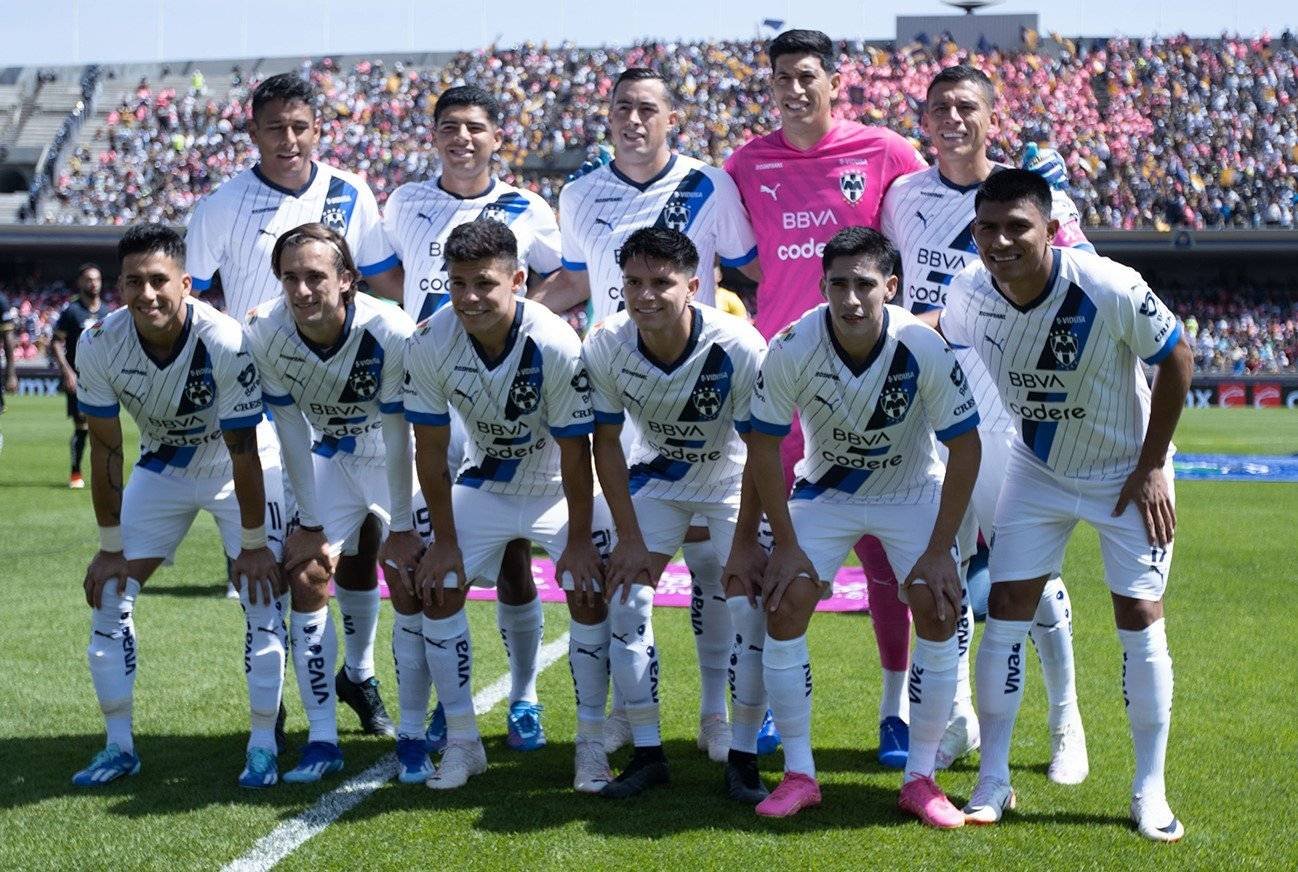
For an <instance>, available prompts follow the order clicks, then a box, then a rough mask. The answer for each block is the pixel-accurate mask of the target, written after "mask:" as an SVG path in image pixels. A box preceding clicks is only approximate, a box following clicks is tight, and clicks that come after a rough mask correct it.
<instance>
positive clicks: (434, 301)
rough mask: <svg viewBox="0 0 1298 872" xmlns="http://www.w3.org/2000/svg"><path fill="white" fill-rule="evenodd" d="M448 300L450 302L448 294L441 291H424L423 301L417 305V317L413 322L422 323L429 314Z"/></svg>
mask: <svg viewBox="0 0 1298 872" xmlns="http://www.w3.org/2000/svg"><path fill="white" fill-rule="evenodd" d="M449 302H451V295H450V294H444V293H442V292H441V291H438V292H436V293H431V292H430V293H425V294H424V302H423V304H422V305H421V306H420V307H419V317H418V318H416V319H415V323H416V324H422V323H423V322H424V321H426V320H427V319H428V316H429V315H431V314H433V313H434V312H436V311H437V310H438V309H440V308H442V307H443V306H445V305H446V304H447V303H449Z"/></svg>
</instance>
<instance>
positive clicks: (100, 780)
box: [72, 745, 140, 787]
mask: <svg viewBox="0 0 1298 872" xmlns="http://www.w3.org/2000/svg"><path fill="white" fill-rule="evenodd" d="M139 773H140V758H139V757H138V756H136V755H135V754H134V753H132V752H130V751H123V750H122V749H121V748H119V747H118V746H117V745H109V746H108V747H107V748H105V749H104V750H102V751H100V752H99V753H98V754H96V755H95V756H94V758H93V759H91V761H90V765H89V766H87V767H86V768H85V769H82V770H81V771H80V772H78V773H77V774H75V775H73V776H72V783H73V784H75V785H76V786H77V787H98V786H100V785H101V784H107V783H108V782H110V781H116V780H117V779H119V778H124V777H125V776H127V775H138V774H139Z"/></svg>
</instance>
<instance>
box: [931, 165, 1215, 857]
mask: <svg viewBox="0 0 1298 872" xmlns="http://www.w3.org/2000/svg"><path fill="white" fill-rule="evenodd" d="M974 205H975V210H976V217H975V218H974V242H975V243H976V244H977V246H978V253H979V258H980V262H979V263H975V264H972V265H971V266H970V267H969V268H968V269H966V270H965V271H964V272H962V273H961V274H960V275H958V276H957V277H956V279H955V281H953V282H952V283H951V287H950V290H949V291H948V292H947V301H946V309H945V310H944V311H943V313H942V320H941V326H942V330H943V332H944V333H945V334H946V337H947V338H948V339H949V340H950V341H951V342H953V343H958V344H960V345H967V346H970V347H972V348H973V349H974V350H975V351H976V352H977V353H978V356H979V357H980V358H982V361H983V363H985V364H986V365H987V369H988V370H989V371H990V372H991V375H992V377H993V378H994V379H995V380H996V387H997V390H998V391H999V392H1000V396H1001V400H1002V401H1003V402H1004V404H1005V407H1006V408H1007V409H1008V410H1009V412H1010V414H1011V415H1013V416H1014V417H1015V418H1016V419H1017V422H1016V423H1017V425H1018V433H1019V438H1018V439H1017V440H1015V442H1014V449H1013V452H1012V454H1011V456H1010V460H1009V463H1008V465H1007V470H1006V473H1005V486H1004V488H1003V490H1002V492H1001V498H1000V503H999V505H998V506H997V508H996V527H995V529H996V533H995V541H994V543H993V545H992V553H991V565H990V571H991V578H992V588H991V596H990V598H989V600H988V617H987V626H986V629H985V630H984V631H983V638H982V643H981V645H980V647H979V650H978V662H977V667H976V668H977V684H978V718H979V721H980V722H981V726H982V760H981V763H980V765H979V772H978V784H977V785H976V786H975V787H974V790H973V793H972V795H971V796H970V798H969V803H968V805H966V806H965V814H966V815H967V817H968V820H969V821H971V822H973V823H982V824H990V823H995V822H997V821H998V820H1000V818H1001V815H1002V814H1003V812H1004V810H1005V809H1007V808H1013V807H1014V804H1015V796H1014V791H1013V789H1012V788H1011V787H1010V770H1009V751H1010V740H1011V735H1012V732H1013V729H1014V719H1015V717H1016V715H1017V714H1018V709H1019V704H1020V703H1021V701H1022V699H1023V681H1022V662H1023V661H1022V657H1021V651H1022V647H1023V638H1024V636H1026V635H1027V633H1028V629H1029V627H1030V626H1031V622H1032V619H1033V615H1034V614H1035V613H1036V610H1037V608H1038V606H1039V602H1040V599H1041V591H1042V589H1043V587H1044V586H1045V584H1046V582H1047V581H1048V580H1049V579H1051V578H1053V577H1055V576H1056V575H1058V574H1059V569H1060V565H1061V564H1062V563H1063V559H1064V548H1065V546H1066V545H1067V543H1068V538H1069V535H1070V534H1071V532H1072V530H1073V527H1075V526H1076V524H1077V522H1078V521H1086V522H1087V523H1088V524H1090V525H1091V526H1092V527H1094V528H1095V530H1096V532H1097V533H1098V534H1099V537H1100V553H1101V555H1102V556H1103V558H1104V574H1105V579H1106V580H1107V582H1108V584H1109V590H1110V592H1111V594H1112V598H1113V613H1114V618H1115V621H1116V623H1117V626H1118V638H1119V640H1120V641H1121V643H1122V650H1123V682H1122V683H1123V698H1124V700H1125V702H1126V705H1127V717H1128V719H1129V720H1130V721H1131V735H1132V741H1133V743H1134V745H1135V752H1136V774H1135V780H1134V782H1133V784H1132V794H1133V796H1132V801H1131V816H1132V818H1133V820H1134V821H1135V823H1136V826H1137V827H1138V829H1139V830H1140V834H1141V835H1143V836H1145V837H1146V838H1148V839H1153V840H1156V841H1165V842H1174V841H1176V840H1178V839H1180V838H1181V836H1182V835H1183V834H1184V832H1185V828H1184V827H1183V826H1182V825H1181V822H1180V821H1179V820H1177V818H1176V816H1175V815H1173V814H1172V810H1171V808H1170V807H1169V806H1168V804H1167V794H1166V785H1165V781H1164V776H1163V766H1164V760H1165V758H1166V754H1167V734H1168V729H1169V727H1170V726H1171V719H1172V658H1171V655H1170V654H1169V653H1168V649H1167V632H1166V628H1165V626H1164V623H1163V593H1164V591H1165V590H1166V588H1167V574H1168V570H1169V569H1170V567H1171V561H1172V538H1173V533H1174V532H1175V527H1176V511H1175V495H1174V493H1173V489H1172V451H1173V450H1174V449H1173V448H1172V444H1171V439H1172V433H1173V431H1174V430H1175V429H1176V422H1177V419H1178V418H1179V417H1180V414H1181V408H1182V406H1183V405H1184V403H1185V396H1186V394H1187V393H1188V392H1189V388H1190V378H1191V375H1192V372H1193V367H1194V359H1193V353H1192V352H1191V350H1190V346H1189V344H1188V343H1187V342H1186V340H1185V339H1184V337H1183V335H1182V330H1181V325H1180V324H1179V323H1177V320H1176V317H1175V316H1174V315H1173V314H1172V313H1171V312H1170V311H1168V309H1167V307H1166V306H1164V305H1163V303H1162V301H1161V300H1159V299H1158V297H1156V296H1155V295H1154V292H1153V291H1151V290H1150V289H1149V286H1148V285H1146V284H1145V282H1144V280H1143V279H1142V278H1141V277H1140V275H1139V274H1138V273H1136V272H1135V271H1134V270H1131V269H1128V268H1126V267H1123V266H1120V265H1118V264H1116V263H1114V262H1112V261H1110V260H1107V259H1106V258H1102V257H1098V256H1096V255H1094V254H1090V253H1088V252H1078V251H1075V250H1072V249H1067V248H1057V247H1054V246H1052V245H1051V244H1050V240H1051V239H1053V238H1054V236H1055V234H1056V232H1057V231H1058V222H1057V221H1055V220H1054V219H1053V218H1051V217H1050V214H1051V197H1050V189H1049V186H1048V185H1047V184H1046V182H1045V181H1044V180H1043V179H1041V177H1039V176H1037V175H1035V174H1034V173H1031V172H1027V171H1024V170H1003V171H1001V172H998V173H994V174H993V175H992V176H991V177H990V178H988V179H987V181H985V182H983V185H982V187H981V188H980V189H979V191H978V195H977V197H976V199H975V201H974ZM1138 358H1139V359H1138ZM1140 360H1144V361H1145V363H1147V364H1149V365H1151V366H1154V367H1155V368H1156V374H1155V376H1154V386H1153V391H1152V395H1151V391H1150V388H1149V386H1148V385H1147V384H1146V382H1145V378H1144V374H1143V373H1142V372H1141V369H1140Z"/></svg>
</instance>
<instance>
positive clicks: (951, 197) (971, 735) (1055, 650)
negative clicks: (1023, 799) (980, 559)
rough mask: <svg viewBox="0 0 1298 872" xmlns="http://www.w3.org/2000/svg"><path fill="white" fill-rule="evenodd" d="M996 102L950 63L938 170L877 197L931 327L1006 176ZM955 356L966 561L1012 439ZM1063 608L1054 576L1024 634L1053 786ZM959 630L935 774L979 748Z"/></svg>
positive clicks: (932, 96) (1073, 729) (980, 379)
mask: <svg viewBox="0 0 1298 872" xmlns="http://www.w3.org/2000/svg"><path fill="white" fill-rule="evenodd" d="M995 102H996V88H995V86H994V85H993V84H992V82H991V80H990V79H988V78H987V76H986V75H985V74H984V73H983V72H982V71H981V70H978V69H975V68H973V67H968V66H964V65H958V66H953V67H947V68H946V69H945V70H943V71H942V72H940V73H938V74H937V76H936V77H934V79H933V81H932V82H931V83H929V86H928V94H927V99H926V101H925V106H924V111H923V113H922V114H921V115H920V124H921V125H922V126H923V128H924V132H925V133H926V134H928V138H929V141H930V142H931V143H932V144H933V148H934V150H935V151H936V152H937V166H933V167H929V168H928V169H925V170H921V171H919V172H916V173H912V174H910V175H907V176H903V177H902V178H900V179H898V180H897V181H896V182H894V183H893V185H892V187H891V188H889V189H888V193H887V194H885V195H884V200H883V212H882V224H883V227H882V229H883V232H884V235H885V236H887V237H888V238H889V239H890V240H892V242H893V243H894V244H895V245H896V246H897V247H898V249H899V250H900V251H901V275H902V292H901V295H900V299H899V304H900V305H901V307H902V308H904V309H906V310H908V311H910V312H912V313H915V314H920V313H926V312H927V313H932V314H930V315H926V316H925V317H924V320H925V321H926V322H927V323H930V324H932V325H934V326H936V324H937V319H938V315H939V313H940V312H941V310H942V307H943V306H945V305H946V289H947V285H949V284H950V282H951V278H952V276H954V275H955V274H957V273H958V272H960V271H961V270H962V269H964V267H965V265H966V263H967V262H971V261H974V260H977V258H978V249H977V246H975V245H974V242H973V219H974V204H973V201H974V196H975V194H976V192H977V190H978V186H979V185H981V184H982V183H983V182H984V181H986V179H987V177H988V176H990V175H991V174H992V173H995V172H1000V171H1001V170H1003V169H1005V167H1004V166H1002V165H999V164H994V163H992V162H991V161H990V160H989V159H988V157H987V132H988V130H989V128H990V127H991V119H992V111H993V108H994V106H995ZM1051 194H1052V197H1053V210H1052V217H1053V218H1054V219H1055V220H1057V221H1058V222H1059V231H1058V233H1057V234H1056V235H1055V238H1054V243H1055V244H1056V245H1060V246H1069V245H1075V246H1077V247H1079V248H1086V249H1088V250H1093V249H1092V248H1091V245H1090V243H1089V242H1087V240H1086V236H1085V235H1084V234H1083V233H1082V230H1081V227H1080V226H1079V221H1078V215H1077V207H1076V206H1074V205H1073V201H1072V200H1071V199H1069V197H1068V195H1067V194H1066V193H1064V192H1062V191H1057V190H1052V192H1051ZM929 319H931V320H929ZM955 355H956V359H957V360H959V361H960V366H961V367H963V369H964V371H965V375H966V376H967V377H968V379H969V384H970V386H971V387H972V389H973V392H974V398H975V399H976V400H977V401H978V432H979V436H980V437H981V438H982V450H983V453H982V464H981V466H979V468H978V482H977V484H975V485H974V493H973V498H972V500H971V501H970V504H969V508H970V512H971V517H970V518H969V519H968V520H967V521H966V529H965V535H966V539H967V541H965V542H962V543H961V553H962V554H964V555H965V556H966V557H968V556H971V555H972V554H973V553H974V550H975V545H976V537H977V533H978V529H979V528H981V530H982V532H983V535H984V536H985V537H986V538H987V539H988V540H990V539H991V535H992V521H993V520H994V518H995V513H996V500H997V498H999V496H1000V491H1001V485H1002V484H1003V483H1004V481H1005V464H1006V462H1007V461H1008V460H1009V451H1010V446H1011V445H1012V444H1013V441H1014V438H1015V434H1014V419H1013V418H1012V417H1011V416H1010V414H1009V413H1008V412H1007V411H1005V407H1004V406H1003V405H1002V404H1001V401H1000V397H999V396H998V395H997V393H996V384H995V382H993V381H992V378H991V376H990V375H988V373H987V367H985V366H983V364H982V361H981V360H980V359H979V357H978V354H977V352H976V351H975V350H974V349H971V348H956V349H955ZM1071 610H1072V606H1071V603H1070V602H1069V599H1068V591H1067V590H1066V589H1065V588H1064V584H1063V581H1061V580H1060V579H1058V578H1052V579H1051V580H1050V582H1049V583H1048V584H1047V585H1046V588H1045V590H1044V591H1043V592H1042V594H1041V604H1040V606H1039V607H1038V608H1037V613H1036V615H1035V616H1034V617H1033V623H1032V629H1031V631H1030V635H1031V637H1032V641H1033V643H1034V644H1035V646H1036V649H1037V653H1038V655H1039V656H1040V658H1041V673H1042V678H1043V679H1044V681H1045V685H1046V694H1047V696H1048V697H1049V698H1050V714H1049V727H1050V737H1051V746H1052V754H1051V760H1050V769H1049V776H1050V780H1051V781H1055V782H1058V783H1060V784H1078V783H1080V782H1081V781H1083V780H1084V779H1085V778H1086V774H1087V771H1088V769H1089V767H1088V763H1087V756H1086V734H1085V733H1084V732H1083V730H1082V718H1081V712H1080V711H1079V710H1078V708H1077V685H1076V681H1075V677H1074V672H1073V632H1072V620H1071ZM958 632H959V636H960V683H959V685H958V687H957V688H956V702H955V709H954V711H953V713H952V717H951V723H950V725H949V726H948V727H947V732H946V735H945V736H943V738H942V748H941V751H940V752H939V753H938V768H942V769H944V768H946V767H947V766H949V765H950V764H951V762H952V761H954V760H956V759H957V758H959V757H962V756H964V755H965V754H966V753H968V752H969V751H972V750H974V749H975V748H977V747H978V742H979V738H978V716H977V714H976V713H975V712H974V708H973V701H972V698H971V695H970V688H969V643H970V642H971V641H972V640H973V609H972V607H971V606H970V605H969V604H968V603H967V602H966V603H965V607H964V611H963V616H962V618H961V621H960V627H959V630H958Z"/></svg>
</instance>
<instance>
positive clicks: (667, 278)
mask: <svg viewBox="0 0 1298 872" xmlns="http://www.w3.org/2000/svg"><path fill="white" fill-rule="evenodd" d="M698 290H699V280H698V277H697V276H694V275H690V274H688V273H684V272H681V271H680V270H679V269H677V268H676V267H674V266H673V265H672V264H670V263H668V262H667V261H665V260H659V259H657V258H648V257H633V258H631V259H630V260H628V261H627V263H626V265H625V266H623V267H622V298H623V299H624V300H625V301H626V311H627V315H629V316H630V318H631V320H632V321H634V322H635V326H636V327H637V328H638V329H639V330H641V331H643V332H647V333H653V332H657V331H661V330H671V329H673V328H682V327H683V328H684V330H685V332H687V333H688V332H689V329H690V318H691V315H690V311H689V305H690V301H691V300H693V299H694V295H695V294H696V293H698Z"/></svg>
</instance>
